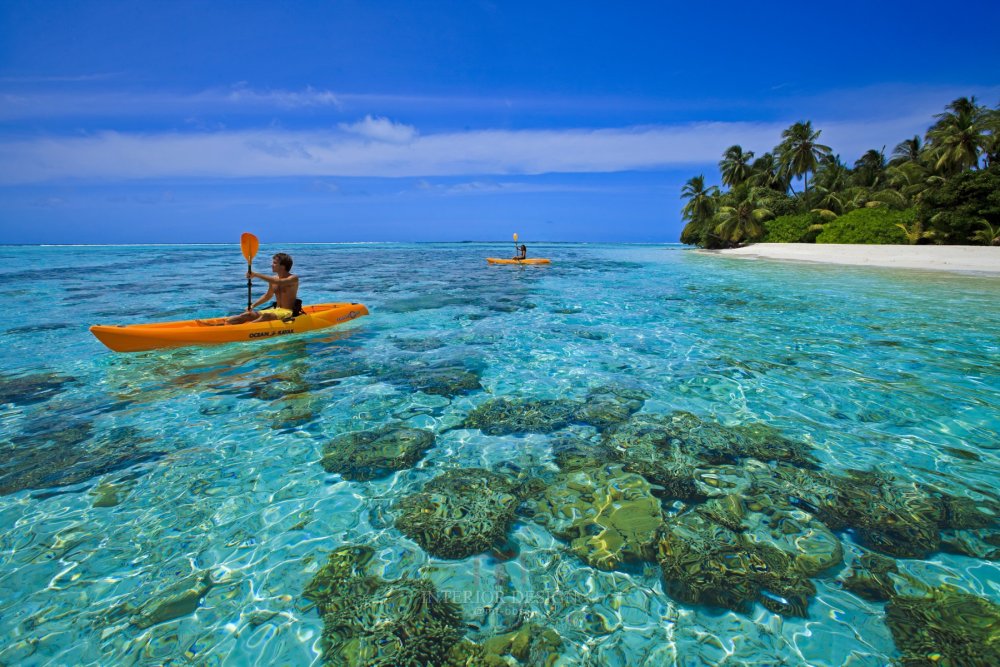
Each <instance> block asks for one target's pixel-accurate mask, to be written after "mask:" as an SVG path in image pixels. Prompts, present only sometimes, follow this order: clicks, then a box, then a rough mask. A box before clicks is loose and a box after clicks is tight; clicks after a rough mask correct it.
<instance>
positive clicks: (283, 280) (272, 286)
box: [226, 252, 299, 324]
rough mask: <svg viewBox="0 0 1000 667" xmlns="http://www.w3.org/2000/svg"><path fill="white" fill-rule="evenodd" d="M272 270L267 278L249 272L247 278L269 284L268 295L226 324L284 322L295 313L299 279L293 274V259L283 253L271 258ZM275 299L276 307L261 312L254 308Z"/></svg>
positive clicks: (231, 318)
mask: <svg viewBox="0 0 1000 667" xmlns="http://www.w3.org/2000/svg"><path fill="white" fill-rule="evenodd" d="M271 270H272V271H274V275H273V276H265V275H264V274H262V273H256V272H254V271H247V278H248V279H252V278H259V279H260V280H263V281H265V282H267V293H266V294H265V295H264V296H262V297H260V298H259V299H257V300H256V301H254V302H253V305H252V306H250V307H249V308H247V310H246V312H245V313H241V314H239V315H236V316H234V317H230V318H229V319H228V320H226V324H243V323H244V322H267V321H269V320H284V319H287V318H289V317H292V316H293V315H296V314H297V313H295V298H296V296H298V293H299V277H298V276H296V275H293V274H292V273H291V270H292V257H291V255H288V254H286V253H283V252H279V253H278V254H277V255H275V256H274V257H272V258H271ZM272 298H273V299H274V305H273V306H272V307H270V308H265V309H264V310H261V311H256V310H254V308H256V307H257V306H259V305H260V304H262V303H265V302H267V301H268V300H270V299H272Z"/></svg>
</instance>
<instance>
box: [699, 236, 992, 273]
mask: <svg viewBox="0 0 1000 667" xmlns="http://www.w3.org/2000/svg"><path fill="white" fill-rule="evenodd" d="M703 252H712V253H717V254H720V255H724V256H726V257H742V258H745V259H780V260H796V261H801V262H821V263H824V264H850V265H855V266H884V267H890V268H898V269H925V270H931V271H962V272H965V271H975V272H979V273H991V274H996V275H1000V247H990V246H935V245H922V246H908V245H848V244H834V243H756V244H754V245H751V246H747V247H745V248H735V249H731V250H710V251H703Z"/></svg>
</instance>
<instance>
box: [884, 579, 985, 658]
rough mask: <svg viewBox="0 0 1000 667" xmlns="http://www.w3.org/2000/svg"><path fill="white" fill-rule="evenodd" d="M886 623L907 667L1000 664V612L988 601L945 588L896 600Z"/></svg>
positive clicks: (886, 615)
mask: <svg viewBox="0 0 1000 667" xmlns="http://www.w3.org/2000/svg"><path fill="white" fill-rule="evenodd" d="M885 621H886V624H887V625H888V626H889V629H890V630H891V631H892V637H893V639H894V640H895V642H896V646H897V647H898V648H899V650H900V652H901V653H902V658H901V662H902V664H903V665H904V666H906V667H917V666H923V665H941V666H945V665H948V666H963V667H993V666H995V665H1000V607H998V606H997V605H995V604H993V603H992V602H990V601H989V600H986V599H984V598H981V597H977V596H975V595H970V594H968V593H962V592H959V591H956V590H953V589H951V588H945V587H942V588H935V589H933V590H930V591H927V593H926V594H925V595H923V596H920V597H910V596H897V597H893V598H892V599H891V600H890V601H889V603H888V604H887V605H886V607H885Z"/></svg>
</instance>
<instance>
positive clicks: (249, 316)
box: [226, 310, 257, 324]
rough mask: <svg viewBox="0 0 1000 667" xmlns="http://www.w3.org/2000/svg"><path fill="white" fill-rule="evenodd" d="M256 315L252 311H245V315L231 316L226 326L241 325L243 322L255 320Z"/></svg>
mask: <svg viewBox="0 0 1000 667" xmlns="http://www.w3.org/2000/svg"><path fill="white" fill-rule="evenodd" d="M256 317H257V313H256V312H255V311H253V310H250V311H247V312H245V313H240V314H239V315H233V316H232V317H230V318H229V319H228V320H226V324H243V323H244V322H249V321H251V320H253V319H256Z"/></svg>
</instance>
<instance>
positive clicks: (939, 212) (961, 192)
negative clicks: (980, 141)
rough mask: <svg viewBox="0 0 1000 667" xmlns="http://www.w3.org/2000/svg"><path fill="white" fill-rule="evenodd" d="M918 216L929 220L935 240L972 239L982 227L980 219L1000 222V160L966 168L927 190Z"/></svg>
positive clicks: (954, 241)
mask: <svg viewBox="0 0 1000 667" xmlns="http://www.w3.org/2000/svg"><path fill="white" fill-rule="evenodd" d="M920 217H921V219H923V220H926V221H928V222H929V223H930V228H931V229H933V230H934V233H935V234H936V237H935V241H938V242H943V243H975V241H973V240H972V237H973V235H974V234H975V233H976V232H977V231H978V230H980V229H982V228H983V225H982V223H981V222H980V220H986V221H987V222H988V223H990V224H991V225H993V226H994V227H997V226H998V225H1000V164H995V165H993V166H991V167H990V168H989V169H981V170H979V171H966V172H964V173H961V174H958V175H956V176H953V177H952V178H950V179H948V181H947V182H946V183H944V184H942V185H940V186H938V187H935V188H931V189H929V190H927V191H926V192H925V193H924V195H923V198H922V199H921V202H920Z"/></svg>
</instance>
